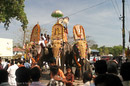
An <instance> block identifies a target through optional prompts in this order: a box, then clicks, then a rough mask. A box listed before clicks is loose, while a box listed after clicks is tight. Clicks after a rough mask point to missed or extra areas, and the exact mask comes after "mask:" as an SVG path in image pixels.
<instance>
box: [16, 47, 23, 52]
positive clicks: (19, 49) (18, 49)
mask: <svg viewBox="0 0 130 86" xmlns="http://www.w3.org/2000/svg"><path fill="white" fill-rule="evenodd" d="M13 51H21V52H24V49H21V48H18V47H15V48H13Z"/></svg>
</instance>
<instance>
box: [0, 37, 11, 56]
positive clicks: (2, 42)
mask: <svg viewBox="0 0 130 86" xmlns="http://www.w3.org/2000/svg"><path fill="white" fill-rule="evenodd" d="M12 56H13V39H6V38H0V57H2V58H12Z"/></svg>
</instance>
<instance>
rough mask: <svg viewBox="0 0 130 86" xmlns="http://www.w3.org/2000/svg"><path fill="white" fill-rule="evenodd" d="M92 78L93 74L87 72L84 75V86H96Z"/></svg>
mask: <svg viewBox="0 0 130 86" xmlns="http://www.w3.org/2000/svg"><path fill="white" fill-rule="evenodd" d="M92 78H93V76H92V73H91V72H90V71H85V72H84V73H83V83H84V86H95V85H94V83H93V80H92Z"/></svg>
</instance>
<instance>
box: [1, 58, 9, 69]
mask: <svg viewBox="0 0 130 86" xmlns="http://www.w3.org/2000/svg"><path fill="white" fill-rule="evenodd" d="M2 65H3V69H5V70H7V66H8V59H5V60H4V61H3V62H2Z"/></svg>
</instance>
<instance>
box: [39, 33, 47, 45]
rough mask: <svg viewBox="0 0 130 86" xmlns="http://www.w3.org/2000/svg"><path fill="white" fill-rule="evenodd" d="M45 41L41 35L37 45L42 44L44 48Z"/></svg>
mask: <svg viewBox="0 0 130 86" xmlns="http://www.w3.org/2000/svg"><path fill="white" fill-rule="evenodd" d="M45 40H46V38H45V36H44V35H43V34H41V38H40V41H39V44H42V45H43V47H45Z"/></svg>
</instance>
